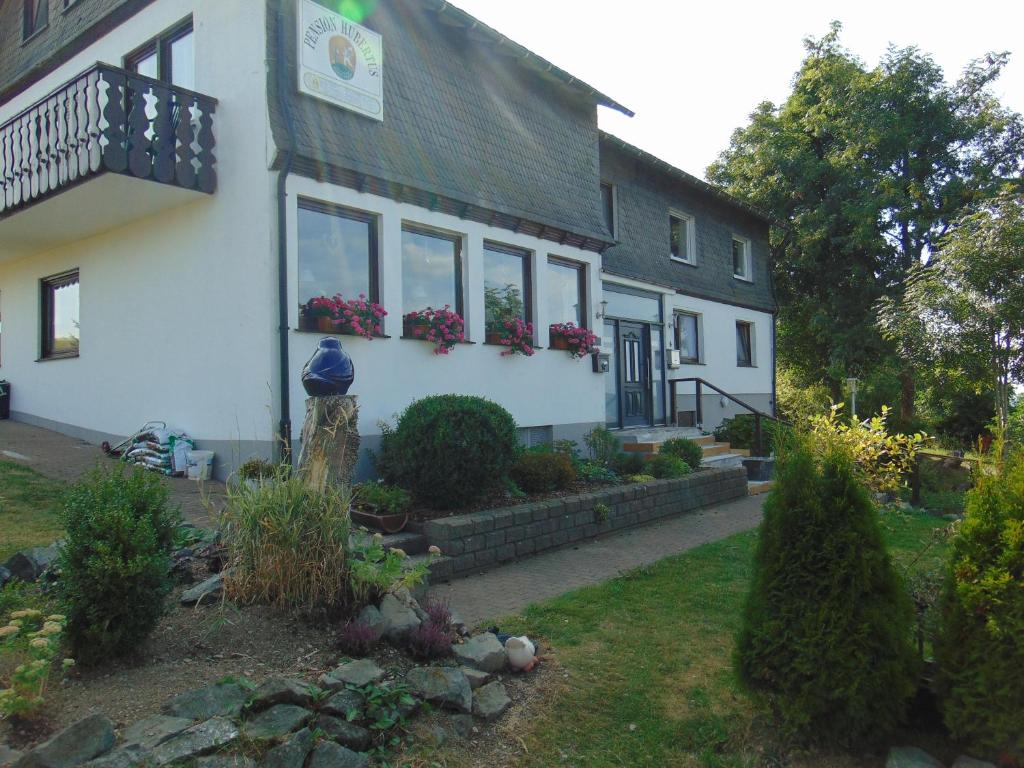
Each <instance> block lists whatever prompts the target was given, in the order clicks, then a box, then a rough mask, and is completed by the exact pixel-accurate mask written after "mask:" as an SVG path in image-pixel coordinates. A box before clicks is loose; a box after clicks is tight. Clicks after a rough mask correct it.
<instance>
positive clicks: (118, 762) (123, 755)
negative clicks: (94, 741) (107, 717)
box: [82, 744, 152, 768]
mask: <svg viewBox="0 0 1024 768" xmlns="http://www.w3.org/2000/svg"><path fill="white" fill-rule="evenodd" d="M151 754H152V753H151V752H150V751H149V750H148V749H146V748H145V747H141V746H139V745H138V744H128V745H127V746H124V747H122V748H121V749H115V750H114V751H113V752H108V753H107V754H105V755H103V757H97V758H96V759H95V760H90V761H89V762H88V763H86V764H85V765H83V766H82V768H138V767H139V766H143V765H146V764H147V763H148V761H149V758H150V755H151Z"/></svg>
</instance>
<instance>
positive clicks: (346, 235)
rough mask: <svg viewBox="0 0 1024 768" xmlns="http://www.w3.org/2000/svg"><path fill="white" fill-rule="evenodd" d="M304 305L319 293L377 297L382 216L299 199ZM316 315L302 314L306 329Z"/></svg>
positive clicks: (301, 324)
mask: <svg viewBox="0 0 1024 768" xmlns="http://www.w3.org/2000/svg"><path fill="white" fill-rule="evenodd" d="M298 232H299V305H300V307H301V306H302V305H304V304H306V303H307V302H308V301H309V300H310V299H313V298H316V297H318V296H327V297H333V296H335V295H338V294H341V296H342V298H345V299H355V298H358V297H359V294H363V295H365V296H366V297H367V298H368V299H369V300H370V301H378V300H379V299H378V297H377V293H378V292H377V264H378V259H377V217H376V216H374V215H373V214H369V213H364V212H362V211H355V210H352V209H350V208H342V207H341V206H337V205H330V204H327V203H319V202H316V201H314V200H302V199H300V200H299V210H298ZM315 322H316V320H315V318H307V317H303V316H302V315H300V317H299V325H300V327H301V328H303V329H304V330H316V328H315V327H313V326H314V324H315Z"/></svg>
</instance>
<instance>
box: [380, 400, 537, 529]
mask: <svg viewBox="0 0 1024 768" xmlns="http://www.w3.org/2000/svg"><path fill="white" fill-rule="evenodd" d="M518 453H519V442H518V439H517V436H516V424H515V421H514V420H513V419H512V416H511V414H509V412H508V411H506V410H505V409H504V408H502V407H501V406H500V405H498V404H497V403H492V402H491V401H490V400H485V399H484V398H482V397H473V396H470V395H432V396H430V397H425V398H423V399H422V400H417V401H416V402H414V403H413V404H412V405H410V406H409V407H408V408H406V409H405V411H404V412H403V413H402V415H401V416H399V418H398V424H397V425H396V426H395V427H394V428H393V429H387V430H385V432H384V436H383V439H382V443H381V453H380V456H379V457H378V459H377V468H378V470H379V471H380V473H381V474H382V475H383V476H384V479H385V480H386V481H387V482H389V483H391V484H393V485H398V486H400V487H402V488H406V489H408V490H409V491H411V492H412V494H413V496H415V497H416V498H417V499H419V500H421V501H423V502H425V503H427V504H429V505H431V506H432V507H434V508H436V509H454V508H456V507H459V506H463V505H466V504H471V503H472V502H474V501H476V500H477V499H479V498H481V497H483V496H485V495H486V494H487V493H489V492H490V491H492V490H493V489H495V488H503V487H504V486H505V481H506V479H507V478H508V476H509V471H510V470H511V469H512V465H513V463H514V462H515V460H516V456H517V455H518Z"/></svg>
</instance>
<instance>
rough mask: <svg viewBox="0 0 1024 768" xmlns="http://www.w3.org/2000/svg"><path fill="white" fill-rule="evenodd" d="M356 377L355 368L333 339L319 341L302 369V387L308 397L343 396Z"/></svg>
mask: <svg viewBox="0 0 1024 768" xmlns="http://www.w3.org/2000/svg"><path fill="white" fill-rule="evenodd" d="M355 377H356V367H355V365H353V364H352V358H351V357H349V354H348V352H346V351H345V350H344V349H342V347H341V342H340V341H338V340H337V339H335V338H325V339H320V343H319V344H317V348H316V352H314V353H313V356H312V357H311V358H309V362H307V363H306V365H305V367H304V368H303V369H302V386H303V387H305V389H306V394H307V395H309V396H310V397H327V396H330V395H344V394H345V393H347V392H348V388H349V387H351V386H352V382H353V381H354V380H355Z"/></svg>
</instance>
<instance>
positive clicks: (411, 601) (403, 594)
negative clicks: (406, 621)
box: [391, 587, 430, 623]
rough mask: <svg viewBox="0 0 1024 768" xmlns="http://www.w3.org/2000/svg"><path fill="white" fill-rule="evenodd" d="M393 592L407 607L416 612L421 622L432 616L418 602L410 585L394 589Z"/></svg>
mask: <svg viewBox="0 0 1024 768" xmlns="http://www.w3.org/2000/svg"><path fill="white" fill-rule="evenodd" d="M391 594H393V595H394V596H395V597H396V598H398V601H399V602H400V603H402V604H403V605H405V606H406V607H407V608H409V609H410V610H411V611H412V612H413V613H415V614H416V618H417V619H419V620H420V622H421V623H422V622H424V621H426V620H427V619H429V618H430V617H429V616H427V612H426V611H424V610H423V608H422V607H421V606H420V604H419V602H417V600H416V598H415V597H413V596H412V593H411V592H410V591H409V588H408V587H399V588H398V589H396V590H394V591H393V592H392V593H391Z"/></svg>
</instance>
